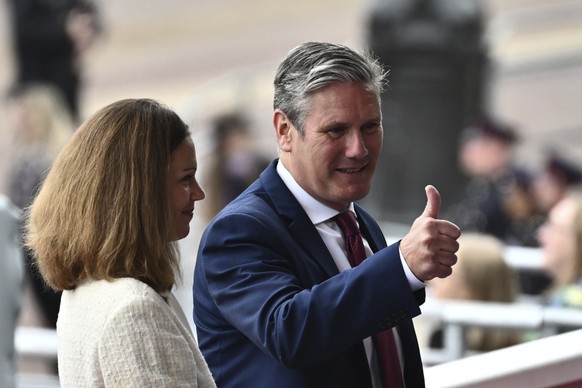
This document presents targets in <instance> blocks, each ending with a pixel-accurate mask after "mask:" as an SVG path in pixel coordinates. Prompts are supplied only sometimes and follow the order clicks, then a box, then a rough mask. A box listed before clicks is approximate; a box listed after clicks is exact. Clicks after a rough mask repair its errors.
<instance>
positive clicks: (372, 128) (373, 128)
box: [362, 123, 380, 133]
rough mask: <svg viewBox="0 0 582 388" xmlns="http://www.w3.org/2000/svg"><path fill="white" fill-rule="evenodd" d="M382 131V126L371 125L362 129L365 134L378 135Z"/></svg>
mask: <svg viewBox="0 0 582 388" xmlns="http://www.w3.org/2000/svg"><path fill="white" fill-rule="evenodd" d="M379 129H380V124H377V123H370V124H366V125H364V126H363V127H362V132H364V133H376V132H378V130H379Z"/></svg>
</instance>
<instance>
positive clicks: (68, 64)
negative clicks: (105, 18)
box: [7, 0, 102, 120]
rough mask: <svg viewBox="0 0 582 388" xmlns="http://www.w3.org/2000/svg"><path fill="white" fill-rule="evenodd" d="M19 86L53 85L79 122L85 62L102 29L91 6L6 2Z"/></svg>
mask: <svg viewBox="0 0 582 388" xmlns="http://www.w3.org/2000/svg"><path fill="white" fill-rule="evenodd" d="M7 3H8V8H9V11H10V16H11V22H12V40H13V44H14V54H15V55H14V58H15V62H16V63H15V64H16V80H15V84H16V85H21V84H27V83H31V82H40V83H49V84H52V85H54V86H55V87H56V88H57V89H58V90H59V91H60V93H62V95H63V96H64V99H65V101H66V103H67V107H68V109H69V113H70V114H71V115H72V117H73V119H74V120H78V119H79V91H80V85H81V84H82V76H83V71H82V70H83V66H84V64H83V61H84V59H85V55H86V53H87V51H88V49H89V48H90V47H91V45H92V44H93V42H94V41H95V38H96V37H97V36H98V35H99V34H100V33H101V30H102V26H101V20H100V15H99V13H98V10H97V7H96V5H95V3H94V2H93V1H92V0H7Z"/></svg>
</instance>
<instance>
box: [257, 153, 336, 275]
mask: <svg viewBox="0 0 582 388" xmlns="http://www.w3.org/2000/svg"><path fill="white" fill-rule="evenodd" d="M278 161H279V160H278V159H275V160H273V161H272V162H271V164H270V165H269V166H268V167H267V168H266V169H265V171H263V173H262V174H261V176H260V178H259V179H260V182H261V185H262V186H263V188H264V190H265V193H266V194H267V196H268V197H269V198H270V201H271V203H272V206H273V208H274V209H275V211H276V212H277V213H278V214H279V215H280V216H281V217H282V219H283V220H284V221H285V222H286V223H287V226H288V227H289V231H290V233H291V234H292V235H293V237H294V239H295V240H296V241H297V243H298V244H299V245H301V247H302V248H303V249H304V250H305V251H306V252H307V253H308V255H309V257H311V258H312V259H313V260H314V261H315V262H317V263H318V264H319V266H320V267H321V268H322V269H323V270H324V271H325V272H326V273H327V274H328V276H334V275H336V274H338V273H339V271H338V269H337V266H336V265H335V263H334V261H333V258H332V257H331V255H330V254H329V251H328V250H327V247H326V246H325V244H324V242H323V240H322V239H321V237H320V236H319V233H318V232H317V229H315V226H314V225H313V223H312V222H311V220H310V219H309V217H308V216H307V213H305V211H304V210H303V208H302V207H301V205H300V204H299V202H298V201H297V199H296V198H295V197H294V196H293V194H292V193H291V191H289V189H288V188H287V186H286V185H285V183H284V182H283V180H282V179H281V177H280V176H279V174H278V173H277V169H276V168H277V163H278Z"/></svg>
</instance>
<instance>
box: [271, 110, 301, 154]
mask: <svg viewBox="0 0 582 388" xmlns="http://www.w3.org/2000/svg"><path fill="white" fill-rule="evenodd" d="M273 126H274V127H275V135H276V136H277V144H278V145H279V150H281V151H283V152H290V151H291V139H292V136H295V135H296V133H295V132H296V131H295V128H294V127H293V124H292V123H291V120H289V118H288V117H287V115H286V114H285V112H283V111H282V110H281V109H275V112H274V113H273Z"/></svg>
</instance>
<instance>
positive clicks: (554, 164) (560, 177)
mask: <svg viewBox="0 0 582 388" xmlns="http://www.w3.org/2000/svg"><path fill="white" fill-rule="evenodd" d="M581 183H582V166H578V165H577V164H576V163H575V162H574V161H572V160H570V159H568V158H567V157H566V156H564V155H563V154H562V155H560V154H558V152H557V151H555V150H551V151H548V153H547V157H546V160H545V163H544V166H543V168H542V170H541V171H540V173H539V174H538V175H537V176H536V178H535V181H534V194H535V196H536V200H537V202H538V206H539V207H540V208H541V210H542V211H543V213H544V215H547V214H548V212H549V211H550V209H551V208H552V207H554V206H555V205H556V204H557V203H558V202H559V201H560V200H561V199H562V198H563V197H565V196H566V194H567V193H568V191H569V190H570V189H572V188H574V187H576V186H578V185H580V184H581Z"/></svg>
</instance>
